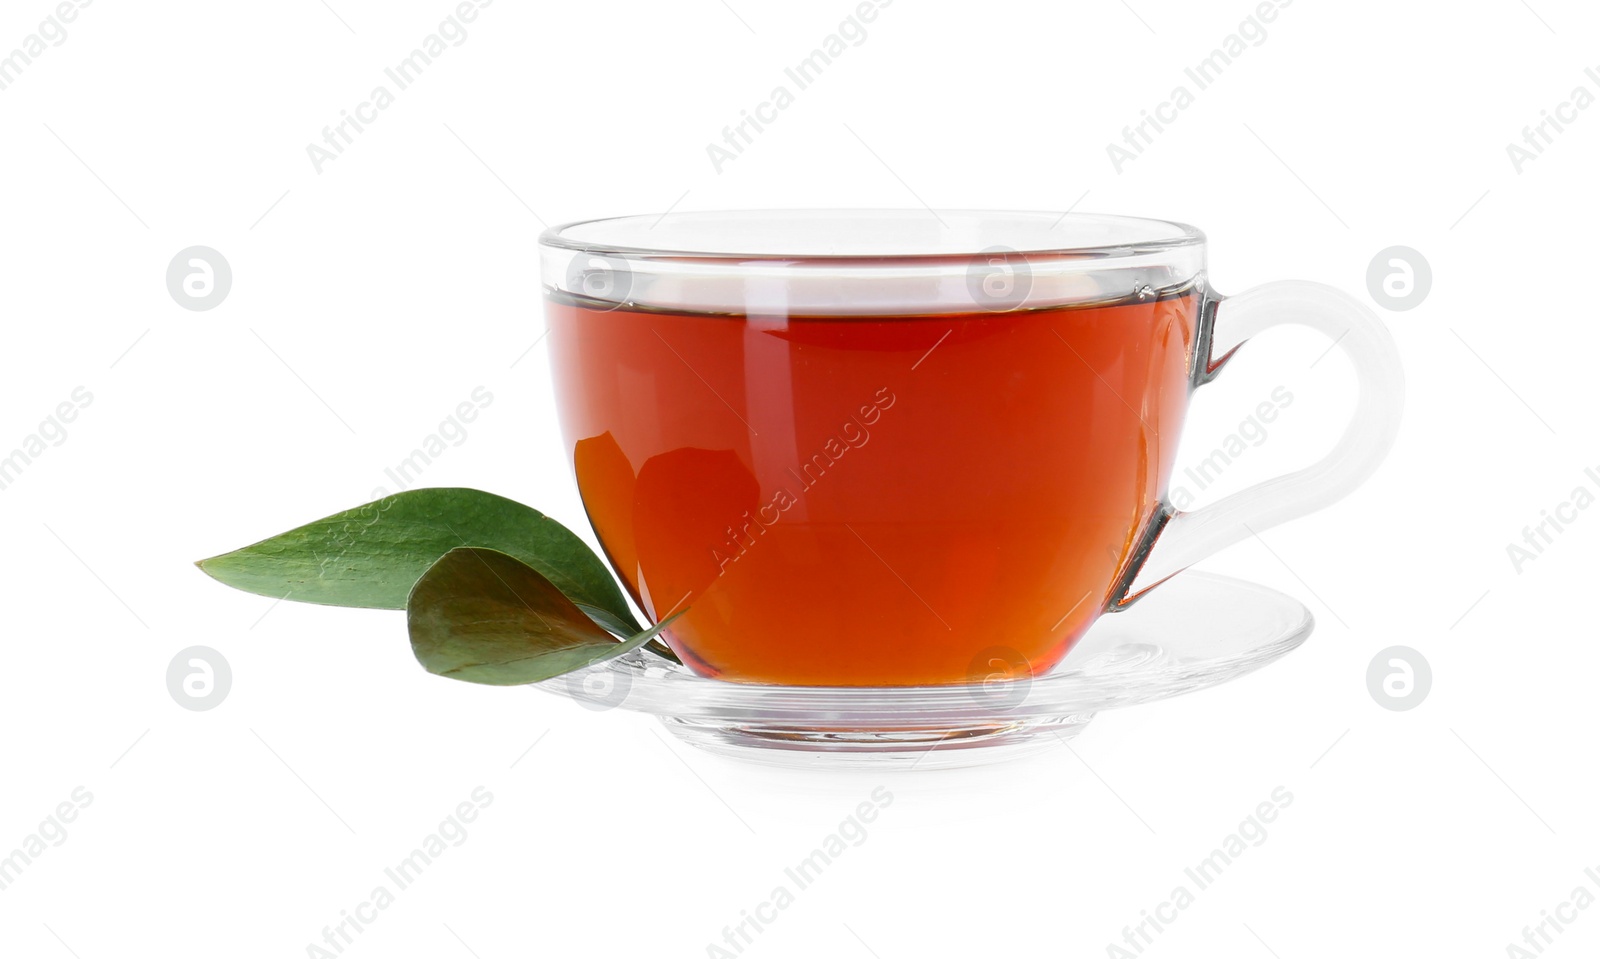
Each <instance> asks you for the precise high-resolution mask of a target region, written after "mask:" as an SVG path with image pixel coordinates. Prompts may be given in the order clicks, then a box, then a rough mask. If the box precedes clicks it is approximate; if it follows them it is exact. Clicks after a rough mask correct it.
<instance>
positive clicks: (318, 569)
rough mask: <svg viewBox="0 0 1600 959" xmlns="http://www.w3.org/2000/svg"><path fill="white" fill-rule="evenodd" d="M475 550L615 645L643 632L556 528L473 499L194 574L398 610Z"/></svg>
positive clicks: (272, 592) (323, 527) (417, 506)
mask: <svg viewBox="0 0 1600 959" xmlns="http://www.w3.org/2000/svg"><path fill="white" fill-rule="evenodd" d="M462 546H482V547H488V548H491V549H496V550H499V551H500V552H503V553H506V554H509V555H511V556H514V557H516V558H517V559H519V560H521V561H522V562H524V563H527V564H528V565H529V566H531V567H533V568H534V569H535V570H537V571H538V572H539V573H541V574H543V576H544V577H545V578H546V579H547V580H549V581H550V582H551V583H552V584H554V586H555V588H556V589H558V590H560V591H561V592H562V593H564V594H565V595H566V596H567V598H568V599H570V600H571V601H572V602H573V603H576V604H577V606H578V607H579V608H580V609H582V610H583V611H584V612H586V613H588V614H589V616H590V617H592V618H593V619H594V620H595V621H596V622H598V623H600V624H601V625H602V626H604V627H606V628H607V629H609V630H611V631H612V632H614V633H616V634H617V635H619V636H631V635H633V634H634V633H637V632H639V631H640V630H641V629H642V628H643V627H641V626H640V625H639V622H638V620H636V619H634V618H633V614H632V613H631V612H630V611H629V610H628V604H627V602H626V601H625V600H624V599H623V598H622V591H621V590H619V589H618V588H617V583H616V580H615V579H613V578H612V576H611V571H610V570H608V569H607V568H606V565H605V563H604V562H602V561H601V559H600V557H598V556H596V555H595V554H594V551H593V550H591V549H590V548H589V547H588V545H587V544H585V543H584V542H583V540H581V539H579V538H578V537H577V536H576V535H574V534H573V532H572V531H571V530H569V529H567V528H566V527H565V526H562V525H561V524H560V523H558V522H556V521H555V520H553V519H551V518H550V517H548V516H546V515H544V514H543V513H541V512H539V511H538V510H536V509H532V508H530V507H527V506H523V505H522V504H521V503H518V502H515V501H513V500H509V499H506V498H505V497H503V496H495V495H494V494H493V493H484V492H481V491H479V490H475V489H448V488H446V489H417V490H408V491H406V492H404V493H396V494H395V495H393V496H386V497H384V498H383V499H380V500H376V501H374V502H371V503H368V504H366V505H365V506H358V507H356V508H355V509H352V510H346V511H345V512H342V513H335V514H333V515H332V516H328V517H324V518H323V519H319V520H317V521H316V522H314V523H307V524H306V525H304V526H302V527H300V528H298V529H292V530H290V531H288V532H287V533H280V534H278V535H277V536H274V537H272V538H270V539H264V540H262V541H261V542H259V543H256V544H254V545H252V546H246V547H244V548H243V549H237V550H234V551H233V552H231V553H224V554H223V555H221V556H213V557H211V558H210V559H203V560H201V561H200V562H199V563H198V564H197V565H198V566H199V567H200V568H201V569H203V570H205V571H206V572H207V573H208V574H210V575H211V576H213V577H215V578H216V579H218V580H220V581H221V582H224V583H226V584H228V585H229V586H233V587H236V588H238V589H242V590H245V591H247V592H251V593H259V594H260V595H262V596H271V597H272V598H273V599H291V600H295V601H297V602H302V603H321V604H323V605H326V606H362V607H368V608H374V609H404V608H405V606H406V596H407V595H408V594H409V593H410V592H411V588H412V586H413V585H415V583H416V582H417V580H418V579H420V578H421V577H422V574H423V573H424V572H426V571H427V569H428V568H429V567H430V566H432V565H433V564H434V563H435V562H436V561H437V560H438V559H439V558H440V557H441V556H443V555H445V554H446V553H448V552H449V551H450V550H452V549H456V548H458V547H462Z"/></svg>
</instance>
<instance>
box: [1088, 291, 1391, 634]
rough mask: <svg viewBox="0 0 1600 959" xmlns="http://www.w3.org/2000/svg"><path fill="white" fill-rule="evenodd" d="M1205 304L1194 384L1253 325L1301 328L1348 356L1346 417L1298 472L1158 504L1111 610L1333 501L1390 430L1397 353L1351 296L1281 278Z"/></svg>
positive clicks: (1385, 444)
mask: <svg viewBox="0 0 1600 959" xmlns="http://www.w3.org/2000/svg"><path fill="white" fill-rule="evenodd" d="M1208 305H1209V306H1210V307H1211V308H1210V309H1208V310H1207V311H1206V313H1207V315H1206V316H1205V317H1204V318H1203V321H1202V324H1201V334H1200V340H1199V343H1198V345H1197V348H1196V363H1195V370H1194V386H1196V387H1199V386H1202V385H1204V384H1206V383H1209V382H1211V380H1212V379H1213V378H1215V377H1216V375H1217V373H1219V372H1221V370H1222V367H1223V365H1224V364H1226V363H1227V362H1228V361H1229V360H1230V359H1232V358H1233V355H1234V353H1235V352H1237V351H1238V349H1239V347H1240V346H1242V345H1243V344H1244V343H1245V341H1247V340H1248V339H1250V337H1252V336H1255V335H1256V334H1257V333H1260V332H1261V331H1262V330H1265V329H1267V328H1268V327H1273V326H1291V325H1298V326H1309V327H1311V328H1312V329H1315V330H1319V331H1321V332H1322V333H1323V334H1325V335H1326V336H1327V337H1328V338H1329V339H1331V340H1332V341H1333V344H1334V346H1337V347H1339V348H1340V349H1342V350H1344V352H1345V355H1346V356H1348V357H1349V358H1350V363H1351V366H1353V367H1354V369H1355V374H1356V391H1357V398H1356V409H1355V414H1354V415H1353V416H1352V417H1351V419H1350V424H1349V425H1348V426H1347V427H1345V431H1344V435H1343V436H1341V437H1340V438H1339V442H1338V444H1337V445H1335V446H1334V448H1333V450H1332V451H1331V452H1329V453H1328V455H1327V456H1324V457H1323V458H1322V459H1321V460H1320V461H1318V462H1316V463H1314V464H1312V465H1311V466H1308V467H1306V468H1305V469H1302V470H1297V471H1295V472H1293V473H1288V474H1286V475H1283V476H1278V477H1275V478H1273V479H1270V480H1267V481H1266V482H1264V483H1259V484H1257V485H1255V486H1252V487H1250V488H1249V489H1246V490H1241V491H1239V492H1237V493H1234V494H1232V495H1230V496H1226V497H1223V498H1222V499H1221V500H1218V501H1217V502H1215V503H1213V504H1211V505H1210V506H1204V507H1201V508H1200V509H1197V510H1194V511H1193V512H1179V511H1177V510H1174V509H1172V508H1171V507H1170V506H1167V505H1165V504H1163V506H1162V508H1161V511H1160V513H1159V514H1158V515H1157V516H1156V518H1155V521H1154V522H1153V523H1152V524H1151V527H1150V529H1149V530H1147V532H1146V534H1145V537H1144V543H1143V549H1142V550H1140V554H1136V555H1135V558H1134V562H1133V563H1132V564H1131V570H1132V572H1131V573H1129V574H1127V575H1125V578H1124V580H1123V582H1124V583H1125V584H1126V585H1125V586H1124V588H1123V589H1121V590H1119V594H1120V596H1121V598H1120V599H1116V600H1114V602H1113V604H1112V608H1113V609H1116V608H1122V607H1126V606H1127V605H1128V604H1129V603H1132V602H1133V601H1134V600H1136V599H1138V598H1139V597H1140V596H1142V595H1143V594H1144V593H1145V592H1147V591H1149V590H1150V589H1151V588H1152V587H1154V586H1157V585H1159V584H1161V583H1162V582H1163V581H1165V580H1166V579H1168V578H1169V577H1171V576H1173V575H1174V574H1176V573H1178V572H1180V571H1182V570H1184V569H1187V568H1188V567H1189V566H1191V565H1193V564H1194V563H1196V562H1198V561H1200V560H1201V559H1204V558H1205V557H1207V556H1209V555H1211V554H1212V553H1215V552H1216V551H1218V550H1220V549H1222V548H1223V547H1226V546H1232V545H1233V544H1234V543H1237V542H1239V541H1240V540H1242V539H1245V538H1246V537H1249V536H1253V535H1255V534H1256V533H1259V532H1261V531H1262V530H1265V529H1269V528H1271V527H1273V526H1277V525H1278V524H1279V523H1282V522H1284V521H1285V520H1290V519H1294V518H1296V517H1298V516H1304V515H1306V514H1307V513H1314V512H1316V511H1317V510H1319V509H1322V508H1323V507H1325V506H1330V505H1332V504H1333V503H1336V502H1338V501H1339V500H1341V499H1343V498H1344V497H1345V495H1346V494H1348V493H1349V492H1350V491H1352V490H1354V489H1355V488H1356V487H1357V486H1360V485H1361V484H1362V483H1363V482H1364V481H1365V480H1366V479H1367V477H1369V476H1371V475H1372V473H1373V471H1374V470H1376V469H1377V468H1378V464H1380V463H1382V462H1383V458H1384V457H1385V456H1387V455H1388V453H1389V448H1390V447H1391V446H1393V445H1394V439H1395V434H1396V433H1397V432H1398V431H1399V429H1400V412H1401V407H1402V406H1403V404H1404V399H1405V376H1404V374H1403V373H1402V372H1401V369H1400V355H1399V352H1398V350H1396V348H1395V345H1394V340H1393V339H1392V338H1391V337H1390V336H1389V331H1388V330H1387V329H1385V328H1384V325H1383V323H1382V322H1381V321H1380V320H1379V319H1378V317H1377V316H1376V315H1374V314H1373V312H1372V311H1371V310H1369V309H1367V307H1366V306H1364V305H1362V304H1361V302H1360V301H1358V300H1356V299H1355V298H1354V297H1351V296H1349V295H1348V294H1345V293H1343V292H1341V291H1339V290H1336V289H1334V288H1333V287H1331V286H1325V285H1323V284H1321V283H1309V282H1306V281H1303V280H1286V281H1282V282H1277V283H1266V284H1263V285H1261V286H1258V287H1255V288H1254V289H1250V290H1246V291H1245V292H1243V293H1240V294H1238V295H1237V296H1230V297H1218V298H1213V300H1212V301H1211V303H1210V304H1208ZM1330 349H1331V347H1330ZM1202 357H1203V358H1204V359H1203V361H1202V359H1201V358H1202Z"/></svg>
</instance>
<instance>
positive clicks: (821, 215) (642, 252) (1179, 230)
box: [539, 207, 1206, 265]
mask: <svg viewBox="0 0 1600 959" xmlns="http://www.w3.org/2000/svg"><path fill="white" fill-rule="evenodd" d="M929 217H932V218H934V219H935V220H937V221H938V224H939V226H940V230H939V231H938V232H939V233H941V234H945V235H946V236H944V241H943V243H942V244H940V245H937V246H934V245H930V244H929V239H930V238H929V235H928V234H927V229H928V227H929V226H930V224H928V223H927V219H928V218H929ZM719 221H720V223H721V225H723V226H725V227H726V228H727V229H728V230H735V229H736V228H738V227H740V226H743V227H745V228H746V241H745V243H744V244H743V247H744V248H741V244H740V243H739V242H737V241H735V240H733V239H729V240H726V241H722V240H719V241H716V242H714V243H713V242H707V241H701V242H698V243H695V242H689V241H687V240H680V241H678V242H673V241H672V240H671V239H670V238H671V237H672V236H674V235H675V234H676V235H679V236H684V235H687V236H693V235H695V231H696V230H697V229H698V230H699V231H701V232H702V233H716V232H717V229H716V227H717V226H718V225H719ZM869 221H877V225H878V226H880V227H885V226H888V225H889V224H890V221H900V222H904V223H907V224H913V225H915V226H917V227H920V228H921V230H922V233H921V235H920V236H918V237H917V240H916V242H921V243H922V244H923V245H924V246H925V247H927V248H924V249H912V250H908V249H904V248H901V249H897V248H896V245H895V244H894V243H885V242H884V241H882V240H881V239H880V240H879V241H878V242H879V243H880V244H881V245H883V246H884V247H885V248H882V249H868V248H867V247H868V246H869V245H870V242H871V241H870V240H869V239H868V238H866V237H864V236H863V235H862V234H863V233H866V232H869V231H867V230H862V229H861V227H863V226H865V225H867V224H868V222H869ZM1046 221H1048V222H1049V226H1048V227H1045V228H1044V230H1043V232H1042V233H1041V232H1040V228H1041V225H1042V224H1044V223H1045V222H1046ZM952 222H954V223H957V224H960V225H962V226H964V227H966V230H965V231H964V232H963V231H959V230H957V229H955V228H953V227H952V225H951V224H952ZM752 223H764V224H765V225H766V226H767V227H770V228H775V230H776V231H777V232H781V231H782V228H783V227H785V226H787V227H789V228H790V229H789V233H790V235H792V234H793V232H794V230H795V229H796V228H798V227H802V226H807V227H812V228H815V227H817V226H819V225H820V226H824V227H827V228H828V229H829V233H828V236H829V239H828V241H827V242H828V243H829V244H830V245H829V247H828V248H821V247H818V246H815V245H811V246H808V245H807V244H806V243H804V242H802V241H799V240H794V239H787V240H774V239H771V238H768V239H766V240H764V241H758V240H757V239H756V238H754V237H752V236H750V235H749V230H748V227H749V226H750V224H752ZM664 225H665V226H667V227H668V228H667V229H666V230H665V231H662V232H658V230H660V228H661V227H662V226H664ZM853 227H854V228H856V229H852V228H853ZM1063 227H1066V229H1062V228H1063ZM675 228H676V229H675ZM1005 233H1010V234H1014V235H1016V236H1017V237H1018V242H1020V244H1021V245H1013V244H1009V243H1005V242H1003V241H1000V240H998V239H997V238H998V237H999V236H1000V235H1001V234H1005ZM1024 233H1027V234H1029V235H1030V236H1032V237H1033V239H1032V240H1031V241H1028V240H1022V239H1021V236H1022V235H1023V234H1024ZM1057 233H1059V235H1060V239H1061V242H1055V241H1054V238H1055V236H1056V234H1057ZM652 235H654V236H660V237H662V238H663V239H662V240H661V241H658V242H655V243H644V242H640V240H641V238H643V237H647V236H652ZM963 235H965V236H966V237H968V239H961V237H962V236H963ZM1074 236H1078V237H1082V238H1087V237H1090V236H1103V237H1104V238H1103V239H1099V240H1098V241H1097V242H1087V241H1086V240H1085V239H1080V240H1078V241H1074V240H1073V237H1074ZM901 242H902V243H903V244H904V245H905V246H907V247H909V246H912V245H914V241H913V240H912V239H911V238H910V237H909V235H908V238H907V239H905V240H903V241H901ZM1205 242H1206V237H1205V234H1204V233H1203V232H1201V231H1200V229H1199V228H1197V227H1194V226H1191V225H1190V224H1187V223H1183V222H1179V221H1176V220H1164V219H1154V218H1148V217H1134V216H1123V215H1119V214H1101V213H1078V212H1074V211H1071V210H1069V211H1067V212H1064V213H1057V212H1047V211H1038V210H980V209H949V210H934V209H932V208H928V209H917V208H893V207H885V208H869V207H858V208H815V209H810V208H792V209H750V210H699V211H684V212H674V211H671V210H669V211H668V212H666V213H662V214H634V215H629V216H614V217H598V218H591V219H584V220H573V221H570V222H567V223H562V224H559V225H557V226H553V227H550V228H549V229H546V230H545V231H544V232H543V233H541V234H540V235H539V245H540V246H541V247H543V248H547V249H556V250H567V251H572V252H579V253H590V254H598V255H602V256H614V257H621V258H629V259H653V258H663V259H667V258H670V259H675V260H713V261H727V260H739V261H782V262H786V263H795V262H818V261H832V262H838V261H845V262H852V261H855V262H861V261H871V262H873V263H875V264H881V265H888V264H900V263H938V262H949V261H952V260H969V259H971V258H972V257H974V256H981V255H983V254H986V253H990V252H993V251H994V250H995V249H1004V250H1006V251H1007V252H1009V253H1013V254H1018V255H1021V256H1023V257H1025V258H1029V259H1032V258H1035V257H1038V258H1050V257H1065V258H1073V259H1078V258H1092V259H1097V260H1100V259H1114V258H1122V257H1137V256H1148V255H1151V254H1159V253H1162V252H1165V251H1170V250H1177V249H1182V248H1185V247H1197V246H1204V245H1205ZM778 243H788V244H792V248H791V247H786V246H781V245H775V244H778Z"/></svg>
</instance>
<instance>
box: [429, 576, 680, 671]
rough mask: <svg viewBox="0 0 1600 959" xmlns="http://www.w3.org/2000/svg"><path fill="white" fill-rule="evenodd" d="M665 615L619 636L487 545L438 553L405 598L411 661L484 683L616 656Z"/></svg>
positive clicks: (578, 666)
mask: <svg viewBox="0 0 1600 959" xmlns="http://www.w3.org/2000/svg"><path fill="white" fill-rule="evenodd" d="M673 618H675V617H673ZM670 621H671V618H669V619H668V620H667V621H666V622H662V623H660V624H658V625H657V626H655V627H654V628H652V629H649V630H646V631H644V632H641V633H639V634H638V635H636V636H634V637H632V638H630V639H626V640H623V641H621V642H618V641H617V640H616V639H615V638H614V637H612V636H611V635H610V634H609V633H607V632H606V631H605V630H603V629H601V628H600V627H599V626H596V625H595V624H594V622H593V621H592V620H590V618H589V617H588V616H586V615H584V612H583V610H581V609H579V608H578V607H577V606H575V605H574V604H573V603H572V602H571V601H570V600H569V599H567V597H566V596H564V595H562V592H561V590H559V589H557V588H556V587H555V585H554V584H553V583H551V582H550V580H548V579H546V578H545V577H544V576H542V575H540V573H539V571H538V570H536V569H533V568H532V567H530V566H528V565H527V564H525V563H523V562H521V561H520V560H518V559H517V558H516V557H514V556H508V555H507V554H505V553H502V552H498V551H496V550H492V549H476V548H462V549H453V550H450V551H449V552H448V553H445V554H444V556H442V557H441V558H440V559H439V561H438V562H437V563H434V564H433V565H432V566H431V567H429V568H428V570H427V572H425V573H423V574H422V578H421V579H418V580H417V585H416V586H415V587H413V588H412V590H411V596H410V598H409V599H408V600H407V601H406V628H407V630H408V631H409V632H410V633H411V651H412V652H413V653H415V654H416V656H417V662H419V663H421V664H422V665H423V666H424V667H426V668H427V670H428V672H430V673H437V674H438V675H440V676H448V677H450V678H451V679H460V680H465V681H466V682H469V683H485V684H487V685H490V686H519V685H522V684H523V683H537V682H540V681H542V680H546V679H551V678H553V677H556V676H560V675H562V674H564V673H570V672H572V671H573V670H575V669H582V668H583V667H585V666H590V665H593V664H595V663H598V662H603V661H604V660H607V659H611V658H613V657H616V656H620V655H622V654H623V653H625V652H628V651H629V650H631V649H636V648H638V647H639V646H642V645H644V644H645V643H647V642H649V641H650V639H651V638H652V637H654V636H655V635H656V634H657V633H659V632H660V631H661V630H662V628H664V627H665V626H666V625H667V622H670Z"/></svg>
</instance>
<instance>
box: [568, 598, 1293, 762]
mask: <svg viewBox="0 0 1600 959" xmlns="http://www.w3.org/2000/svg"><path fill="white" fill-rule="evenodd" d="M1311 629H1312V618H1311V613H1310V612H1309V611H1308V610H1307V609H1306V608H1305V606H1303V605H1302V604H1300V603H1299V602H1298V601H1296V600H1294V599H1291V598H1290V597H1288V596H1285V595H1283V594H1282V593H1278V592H1274V591H1273V590H1270V589H1268V588H1266V587H1265V586H1258V585H1256V584H1254V583H1246V582H1244V581H1242V580H1238V579H1231V578H1229V577H1226V576H1218V575H1215V574H1212V573H1202V572H1188V573H1183V574H1180V575H1178V576H1176V577H1174V578H1173V580H1172V582H1170V583H1169V584H1167V585H1165V586H1163V587H1162V588H1161V589H1159V590H1156V591H1155V592H1154V593H1153V594H1152V595H1151V597H1150V598H1149V600H1148V601H1146V602H1141V603H1139V604H1138V605H1137V606H1136V607H1134V608H1131V609H1129V610H1128V611H1127V612H1125V613H1120V614H1118V615H1116V616H1107V617H1105V618H1104V619H1102V620H1100V621H1099V622H1097V623H1096V624H1095V625H1094V626H1093V627H1092V628H1091V629H1090V630H1089V632H1088V634H1087V635H1086V636H1085V637H1084V638H1083V640H1082V642H1080V643H1078V644H1077V645H1076V646H1075V647H1074V648H1073V650H1072V652H1071V654H1070V655H1068V656H1067V658H1066V660H1065V661H1064V662H1062V663H1061V665H1060V666H1058V667H1056V668H1055V669H1053V670H1051V671H1050V672H1049V673H1047V674H1044V675H1041V676H1039V677H1036V678H1034V677H1015V676H1009V675H1008V674H1007V673H1006V672H1005V668H1006V664H1005V663H1004V662H1001V661H997V662H996V663H995V669H996V671H995V672H994V673H993V675H991V676H987V677H985V678H984V680H983V681H981V682H976V683H972V684H968V685H962V686H881V687H844V686H788V687H781V686H764V685H757V684H751V683H725V682H720V681H718V680H715V679H706V678H704V677H701V676H696V675H695V674H694V673H692V672H690V671H689V670H688V669H686V668H684V667H683V666H680V665H678V664H677V663H673V662H670V661H668V660H666V659H663V658H661V657H659V656H656V655H655V654H653V653H651V652H649V651H648V650H646V649H639V650H635V651H634V652H632V653H629V654H626V655H624V656H622V657H619V658H618V659H614V660H611V661H609V662H606V663H602V664H600V665H598V666H591V667H589V668H588V669H585V670H582V671H579V672H576V673H571V674H568V675H566V676H563V677H561V678H559V679H552V680H549V681H547V682H544V683H541V684H539V688H541V689H543V690H545V691H547V692H553V693H556V694H558V695H561V696H566V697H569V698H571V699H573V700H574V701H575V702H577V703H578V704H579V705H580V706H582V707H584V708H585V709H591V710H596V711H601V710H609V709H615V708H622V709H628V710H633V711H637V712H641V713H644V714H646V715H652V716H656V717H657V718H659V719H660V720H661V721H662V722H663V724H665V726H666V727H667V729H669V730H671V731H672V733H673V734H674V735H676V736H678V737H679V738H680V739H683V740H685V741H686V742H689V743H691V744H693V745H695V746H698V747H700V748H702V749H707V750H710V751H712V752H717V753H721V754H723V755H726V756H730V757H733V758H737V759H746V760H753V761H756V762H764V763H768V764H774V765H798V766H818V765H828V766H837V765H846V766H848V765H870V766H874V767H898V768H916V769H922V770H932V769H940V768H950V767H956V766H970V765H978V764H983V763H989V762H996V761H999V760H1005V759H1010V758H1014V757H1017V756H1019V755H1023V754H1026V753H1029V752H1032V751H1035V750H1049V749H1057V748H1060V743H1061V742H1062V741H1065V740H1068V739H1070V738H1071V737H1073V736H1076V735H1077V734H1078V733H1079V732H1081V731H1082V729H1083V728H1084V726H1086V725H1088V723H1089V721H1090V720H1091V719H1093V718H1094V716H1095V715H1096V714H1097V713H1100V712H1103V711H1105V710H1109V709H1117V708H1121V707H1125V706H1135V705H1139V704H1142V703H1149V702H1155V701H1157V700H1161V699H1167V698H1170V697H1173V696H1179V695H1182V694H1184V693H1190V692H1195V691H1196V690H1201V689H1206V688H1209V687H1211V686H1216V685H1218V684H1220V683H1225V682H1227V681H1229V680H1231V679H1235V678H1237V677H1239V676H1242V675H1244V674H1246V673H1250V672H1253V671H1255V670H1257V669H1260V668H1261V667H1263V666H1265V665H1267V664H1268V663H1271V662H1273V661H1274V660H1276V659H1278V658H1280V657H1282V656H1284V655H1286V654H1288V653H1289V652H1290V651H1291V650H1293V649H1295V648H1296V647H1298V646H1299V645H1300V644H1301V643H1303V642H1305V640H1306V638H1307V637H1308V636H1309V635H1310V634H1311Z"/></svg>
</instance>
